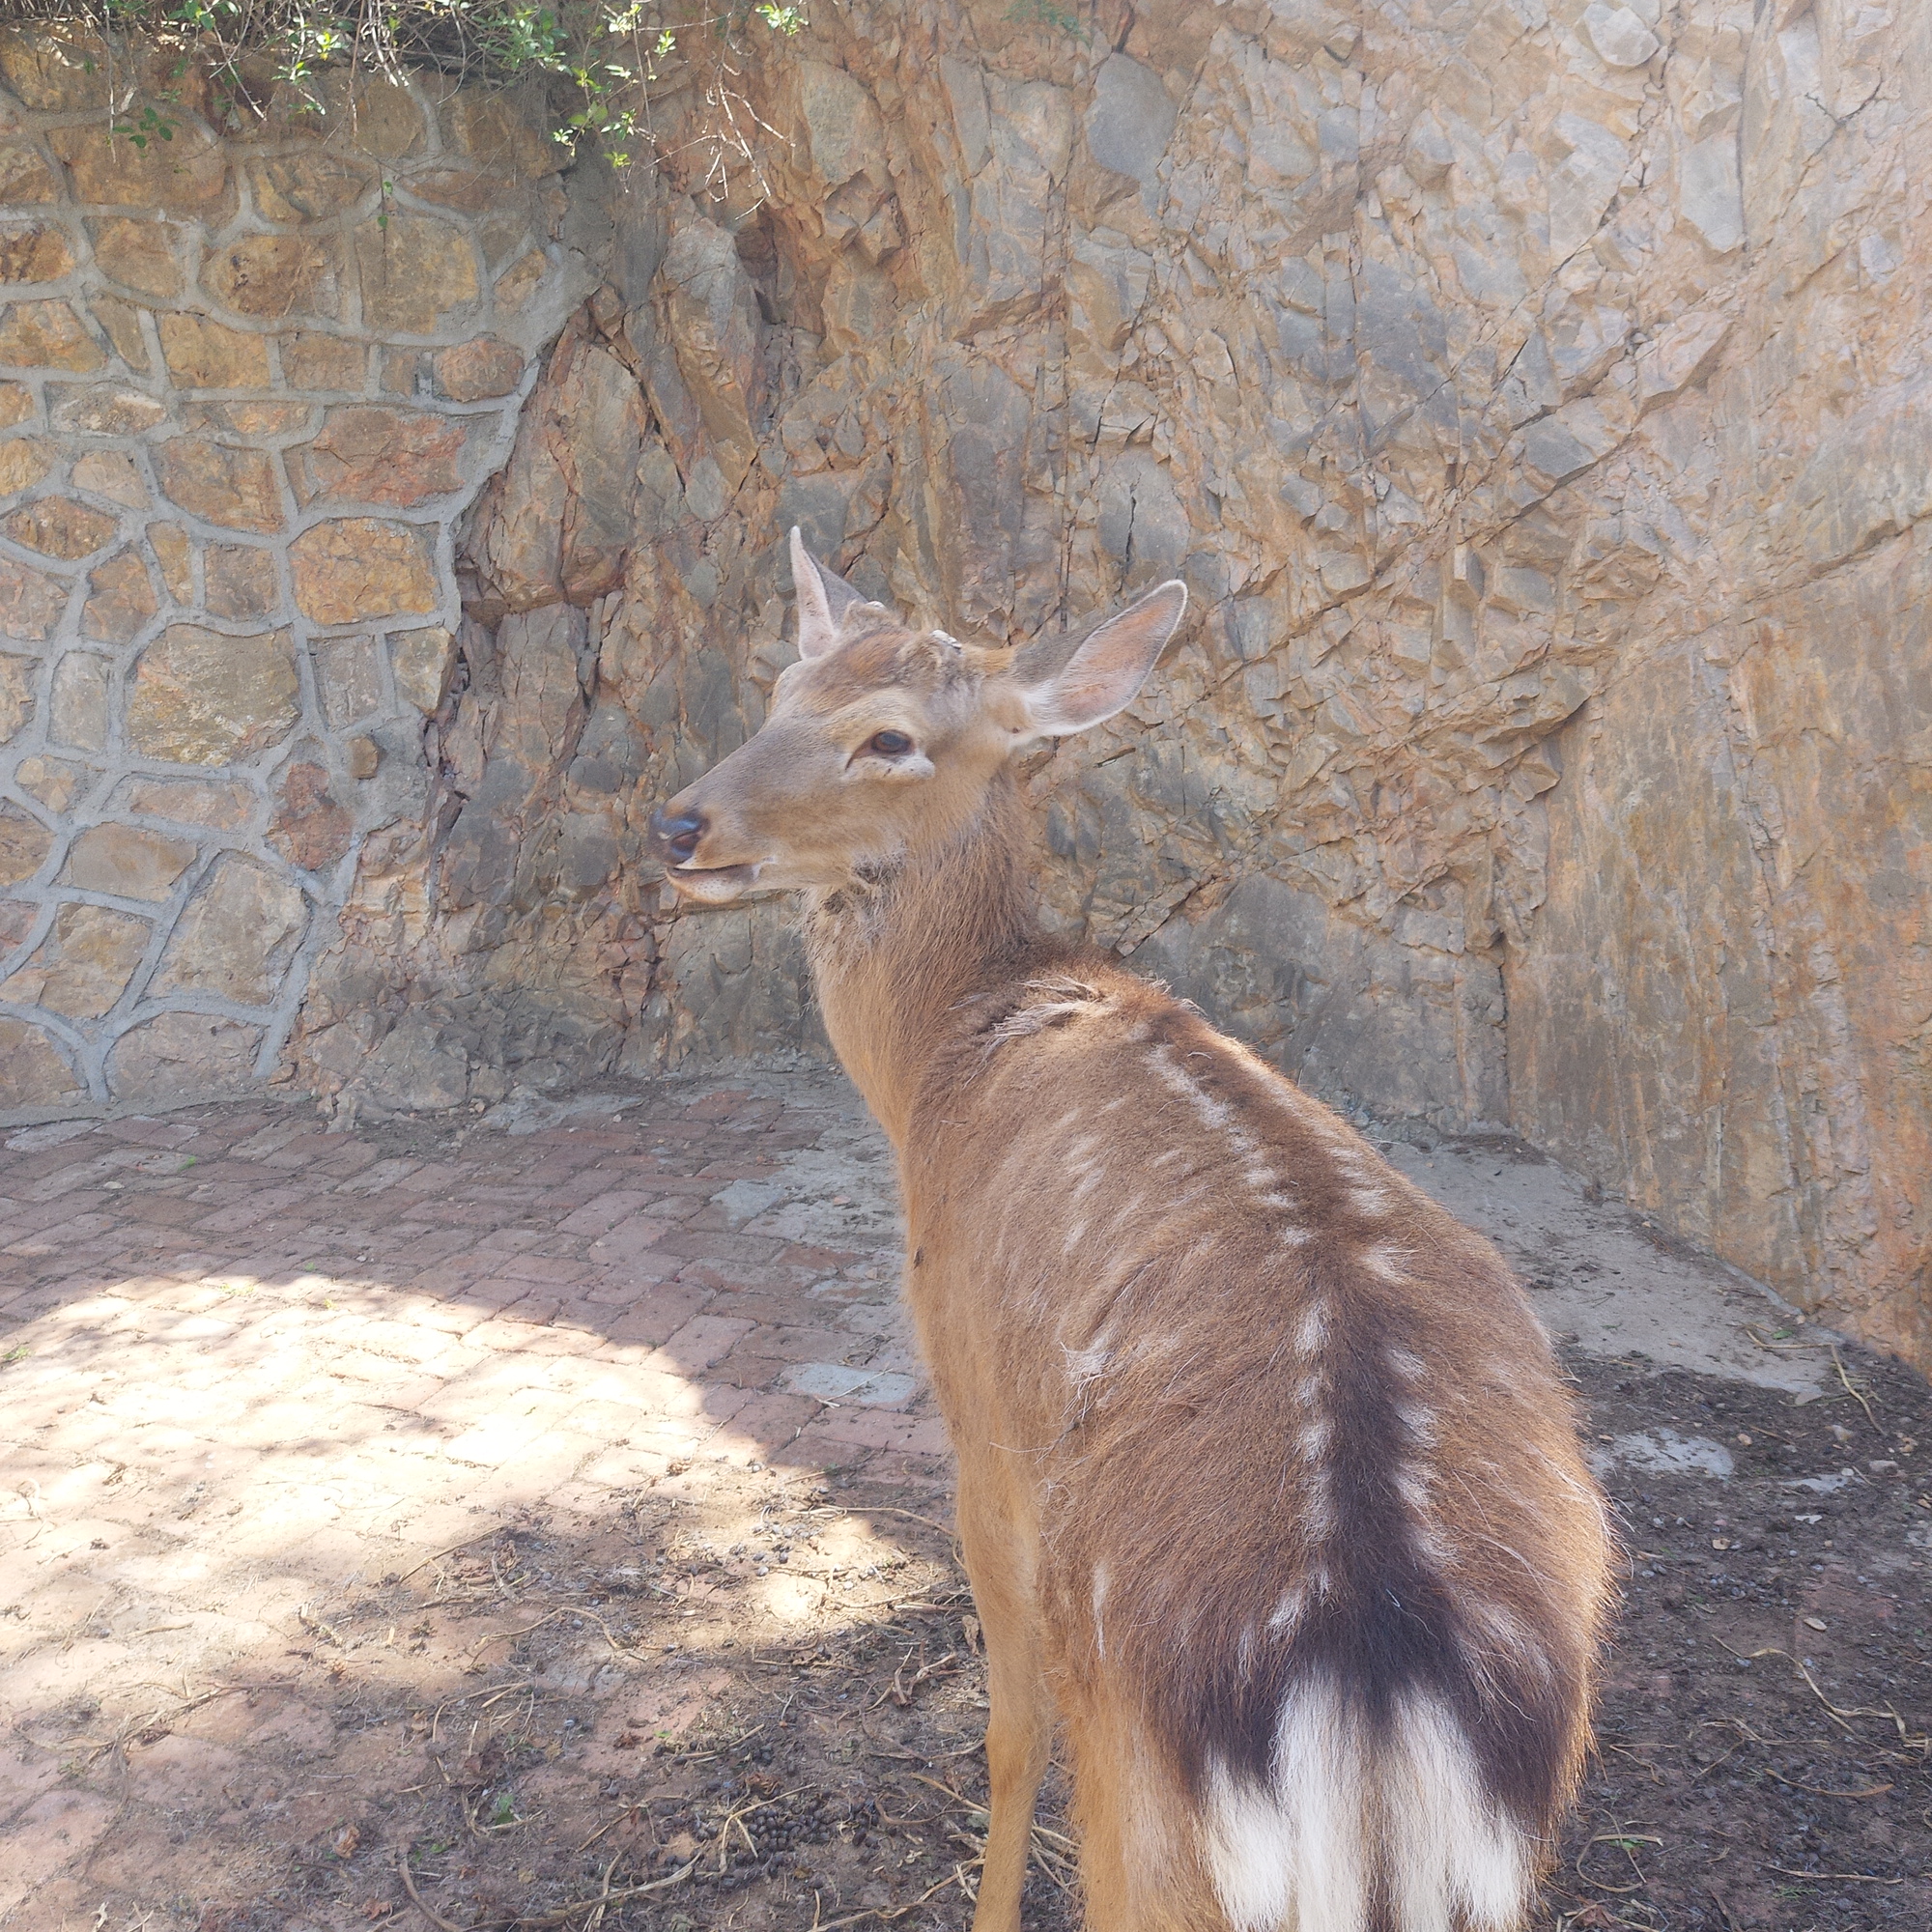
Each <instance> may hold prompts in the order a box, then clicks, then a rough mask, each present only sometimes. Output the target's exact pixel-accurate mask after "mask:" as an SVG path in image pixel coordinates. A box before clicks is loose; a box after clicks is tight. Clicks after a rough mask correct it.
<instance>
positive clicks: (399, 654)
mask: <svg viewBox="0 0 1932 1932" xmlns="http://www.w3.org/2000/svg"><path fill="white" fill-rule="evenodd" d="M389 668H390V672H391V674H392V675H393V676H394V678H395V681H396V696H398V697H400V698H403V699H405V700H407V701H408V702H409V703H411V704H413V705H414V706H415V708H416V709H417V710H418V711H420V712H423V713H425V714H426V715H428V714H433V713H435V712H436V711H438V710H440V708H441V705H442V700H443V699H444V698H445V697H446V696H448V695H449V681H450V677H451V674H452V673H453V672H454V670H455V668H456V639H454V638H453V637H451V636H450V634H449V633H448V632H447V631H446V630H444V629H443V628H442V626H441V625H440V624H432V625H431V626H429V627H428V628H427V629H426V630H421V631H398V632H395V633H393V634H391V636H390V639H389Z"/></svg>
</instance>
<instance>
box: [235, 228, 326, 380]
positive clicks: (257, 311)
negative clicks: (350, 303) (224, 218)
mask: <svg viewBox="0 0 1932 1932" xmlns="http://www.w3.org/2000/svg"><path fill="white" fill-rule="evenodd" d="M339 279H340V278H339V275H338V271H337V268H336V259H335V248H334V245H333V243H332V242H331V241H330V240H329V239H328V238H327V237H324V236H319V235H244V236H242V237H241V239H240V240H239V241H225V242H223V243H222V244H221V245H220V246H219V247H215V248H211V249H210V250H209V251H208V253H207V254H206V255H204V256H203V257H202V262H201V285H202V287H203V288H204V289H206V290H207V291H208V293H209V294H210V295H211V296H213V298H214V299H215V300H216V301H218V302H220V303H221V305H222V306H223V307H224V308H231V309H233V310H235V312H236V313H237V314H238V315H252V316H256V317H259V318H260V319H262V320H263V321H267V322H287V321H289V320H290V319H291V318H293V317H296V316H323V317H327V319H328V320H330V321H334V320H336V319H338V318H339V317H340V316H341V313H342V297H341V292H340V289H339V287H338V282H339ZM224 386H226V385H224Z"/></svg>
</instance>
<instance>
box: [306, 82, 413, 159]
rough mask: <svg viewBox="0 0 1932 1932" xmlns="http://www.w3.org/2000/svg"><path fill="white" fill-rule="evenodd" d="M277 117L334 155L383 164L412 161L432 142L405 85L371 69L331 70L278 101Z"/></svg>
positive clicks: (410, 93)
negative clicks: (361, 157) (344, 154)
mask: <svg viewBox="0 0 1932 1932" xmlns="http://www.w3.org/2000/svg"><path fill="white" fill-rule="evenodd" d="M276 109H277V118H280V119H286V121H287V123H288V125H289V127H290V129H291V131H293V132H294V133H296V134H298V135H299V136H301V137H303V138H305V139H308V138H313V137H315V136H317V135H320V136H321V137H322V140H323V141H324V142H325V143H326V144H327V150H328V152H330V153H339V152H341V151H343V150H347V151H349V153H351V154H352V155H368V156H373V157H375V158H376V159H378V160H384V161H401V160H407V159H408V158H409V157H410V156H412V155H418V154H420V153H421V152H422V150H423V147H424V144H425V141H426V139H427V134H426V130H425V128H424V126H423V113H422V109H421V108H420V107H419V106H417V104H416V100H415V97H414V96H413V95H412V92H411V90H410V88H409V86H408V85H407V83H406V82H403V81H400V80H394V79H391V78H390V76H389V75H387V74H384V73H372V72H369V71H366V70H364V71H357V72H350V71H346V70H344V69H341V68H329V69H327V70H325V71H324V72H323V73H321V74H320V75H318V76H316V77H315V78H314V79H312V80H308V81H305V82H303V83H302V84H301V85H300V86H298V87H291V88H290V89H289V90H288V93H287V94H286V95H285V96H284V97H283V98H282V99H279V100H278V101H277V102H276Z"/></svg>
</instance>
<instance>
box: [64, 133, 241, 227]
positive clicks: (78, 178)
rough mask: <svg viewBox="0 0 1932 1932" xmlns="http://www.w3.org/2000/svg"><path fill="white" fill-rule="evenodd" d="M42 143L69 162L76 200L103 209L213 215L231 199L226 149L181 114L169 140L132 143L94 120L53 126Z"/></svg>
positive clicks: (207, 218) (202, 215) (203, 216)
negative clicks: (45, 141) (73, 125)
mask: <svg viewBox="0 0 1932 1932" xmlns="http://www.w3.org/2000/svg"><path fill="white" fill-rule="evenodd" d="M47 145H48V146H49V147H50V148H52V149H53V151H54V153H55V154H56V155H58V156H60V158H61V159H62V160H64V161H65V162H66V163H67V165H68V173H69V176H70V178H71V180H72V183H73V191H74V195H75V197H76V199H78V200H80V201H83V202H93V203H96V204H99V205H100V206H102V207H108V208H131V209H138V210H142V211H146V210H151V209H165V210H166V211H167V212H168V213H170V214H185V215H199V216H201V217H202V218H203V219H205V220H208V221H210V222H213V221H215V220H218V219H219V218H220V216H221V214H222V213H223V211H224V209H225V208H227V207H228V206H229V205H230V203H231V197H230V193H229V184H228V153H227V149H226V148H225V146H224V145H223V144H222V143H221V142H220V141H219V140H217V139H216V138H215V137H214V136H213V135H212V134H211V133H210V132H209V131H208V129H207V128H204V127H202V126H201V125H200V124H199V123H198V122H196V121H193V120H191V119H187V118H184V119H183V120H182V121H180V122H179V123H178V124H177V125H176V128H175V134H174V138H173V139H172V140H171V141H150V142H149V143H148V145H147V146H146V147H145V148H137V147H135V145H134V144H133V142H131V141H126V140H117V139H116V138H115V136H114V134H113V133H112V131H111V130H110V129H109V128H105V127H103V126H101V124H100V123H99V121H93V122H87V123H84V124H81V125H79V126H75V127H69V128H54V129H53V130H52V132H50V133H49V134H48V136H47Z"/></svg>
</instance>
